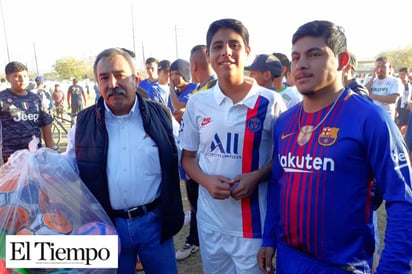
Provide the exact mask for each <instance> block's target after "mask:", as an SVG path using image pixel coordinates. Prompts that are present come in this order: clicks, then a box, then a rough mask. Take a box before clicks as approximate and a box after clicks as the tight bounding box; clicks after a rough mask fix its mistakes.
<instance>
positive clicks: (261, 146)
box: [180, 19, 286, 274]
mask: <svg viewBox="0 0 412 274" xmlns="http://www.w3.org/2000/svg"><path fill="white" fill-rule="evenodd" d="M206 41H207V54H208V58H209V62H210V63H211V65H212V67H213V69H214V71H215V72H216V75H217V78H218V81H217V84H216V85H215V86H214V87H213V88H211V89H209V90H207V91H203V92H200V93H198V94H195V95H193V96H191V97H190V98H189V101H188V103H187V105H186V111H185V113H184V115H183V120H182V123H181V134H180V141H181V146H182V148H183V155H182V165H183V168H184V169H185V171H186V172H187V174H188V175H189V177H190V178H192V179H193V180H194V181H196V182H198V183H199V185H200V186H199V198H198V204H197V206H198V210H197V222H198V229H199V240H200V252H201V257H202V263H203V270H204V272H205V273H206V274H210V273H245V274H246V273H248V274H249V273H260V271H259V268H258V265H257V260H256V253H257V251H258V250H259V245H260V244H261V241H262V239H261V237H262V225H263V223H262V221H263V218H264V216H265V211H266V186H267V182H266V180H267V178H268V176H269V171H270V167H271V156H270V154H271V151H272V140H271V136H272V128H273V124H274V122H275V121H276V119H277V117H278V116H279V115H280V113H281V112H283V111H284V110H285V109H286V107H285V105H284V103H283V101H282V99H281V97H280V95H279V94H277V93H274V92H272V91H270V90H268V89H266V88H262V87H260V86H259V85H257V84H256V82H255V81H253V79H250V78H246V77H244V67H245V62H246V60H247V58H248V56H249V54H250V47H249V34H248V30H247V29H246V27H245V26H244V25H243V24H242V23H241V22H240V21H238V20H234V19H222V20H218V21H215V22H213V23H212V24H211V25H210V26H209V30H208V32H207V36H206Z"/></svg>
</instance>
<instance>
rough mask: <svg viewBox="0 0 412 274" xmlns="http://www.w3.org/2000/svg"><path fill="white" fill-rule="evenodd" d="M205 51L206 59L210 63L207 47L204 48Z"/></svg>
mask: <svg viewBox="0 0 412 274" xmlns="http://www.w3.org/2000/svg"><path fill="white" fill-rule="evenodd" d="M205 53H206V60H207V62H208V63H209V64H210V54H209V49H208V48H206V51H205Z"/></svg>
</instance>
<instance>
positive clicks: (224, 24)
mask: <svg viewBox="0 0 412 274" xmlns="http://www.w3.org/2000/svg"><path fill="white" fill-rule="evenodd" d="M225 28H226V29H232V30H234V31H235V32H236V33H238V34H239V35H240V36H241V37H242V40H243V43H245V46H246V47H248V46H249V31H248V30H247V28H246V27H245V25H243V23H242V22H240V21H239V20H236V19H231V18H225V19H220V20H217V21H214V22H213V23H212V24H210V26H209V29H208V30H207V34H206V45H207V48H210V44H211V43H212V38H213V36H214V35H215V34H216V32H218V31H219V30H220V29H225Z"/></svg>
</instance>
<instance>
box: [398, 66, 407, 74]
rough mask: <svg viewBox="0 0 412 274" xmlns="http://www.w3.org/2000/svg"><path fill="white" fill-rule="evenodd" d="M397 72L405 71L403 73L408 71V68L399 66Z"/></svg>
mask: <svg viewBox="0 0 412 274" xmlns="http://www.w3.org/2000/svg"><path fill="white" fill-rule="evenodd" d="M399 72H405V73H409V69H408V68H407V67H401V68H400V69H399Z"/></svg>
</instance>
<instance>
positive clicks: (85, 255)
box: [6, 235, 119, 268]
mask: <svg viewBox="0 0 412 274" xmlns="http://www.w3.org/2000/svg"><path fill="white" fill-rule="evenodd" d="M118 252H119V241H118V236H117V235H18V236H16V235H6V267H7V268H117V259H118Z"/></svg>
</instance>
